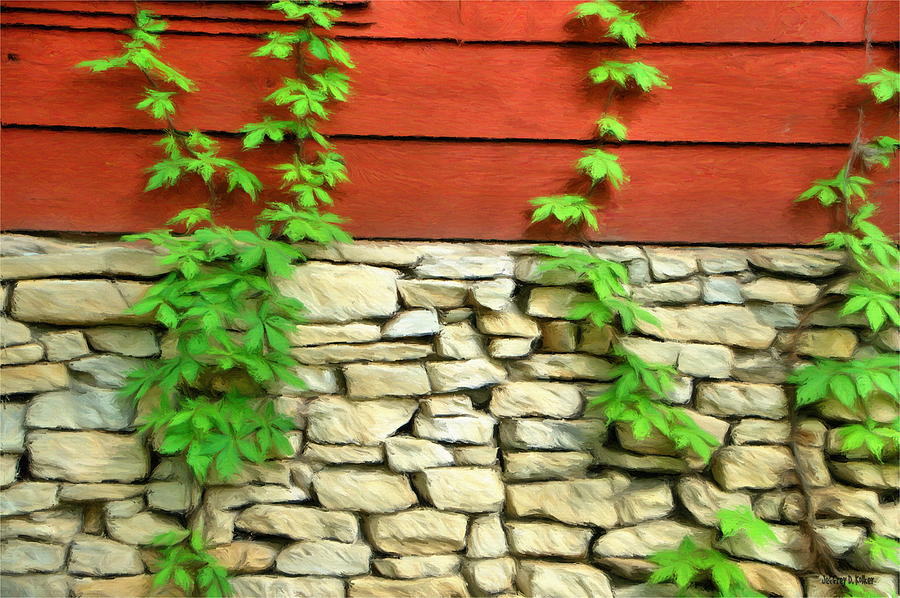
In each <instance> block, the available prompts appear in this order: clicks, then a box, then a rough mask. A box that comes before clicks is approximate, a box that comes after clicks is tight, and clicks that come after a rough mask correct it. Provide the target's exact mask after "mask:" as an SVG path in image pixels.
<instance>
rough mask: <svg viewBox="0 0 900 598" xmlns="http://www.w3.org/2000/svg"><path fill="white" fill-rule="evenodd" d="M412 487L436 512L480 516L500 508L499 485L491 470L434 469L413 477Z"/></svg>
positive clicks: (493, 471)
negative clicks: (458, 512)
mask: <svg viewBox="0 0 900 598" xmlns="http://www.w3.org/2000/svg"><path fill="white" fill-rule="evenodd" d="M414 480H415V483H416V487H417V488H418V489H419V491H420V492H421V493H422V494H423V495H424V496H425V498H426V499H427V500H428V501H429V502H430V503H431V504H433V505H434V506H435V507H437V508H438V509H441V510H444V511H463V512H466V513H483V512H486V511H498V510H500V507H501V506H502V505H503V500H504V494H503V482H502V481H501V480H500V475H499V473H498V472H497V471H496V470H495V469H491V468H486V467H437V468H433V469H426V470H425V471H423V472H421V473H417V474H415V476H414Z"/></svg>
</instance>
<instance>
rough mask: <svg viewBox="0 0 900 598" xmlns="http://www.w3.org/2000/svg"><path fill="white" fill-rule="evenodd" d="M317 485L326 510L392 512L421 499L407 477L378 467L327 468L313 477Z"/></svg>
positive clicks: (316, 487)
mask: <svg viewBox="0 0 900 598" xmlns="http://www.w3.org/2000/svg"><path fill="white" fill-rule="evenodd" d="M313 487H314V488H315V490H316V495H317V496H318V499H319V502H320V503H322V506H324V507H325V508H326V509H334V510H342V511H363V512H365V513H390V512H392V511H400V510H402V509H406V508H408V507H411V506H412V505H414V504H416V502H417V499H416V495H415V493H414V492H413V491H412V488H411V487H410V485H409V480H408V479H407V478H406V477H405V476H402V475H397V474H393V473H388V472H385V471H379V470H376V469H365V468H359V467H346V468H330V469H324V470H322V471H320V472H319V473H317V474H316V475H315V477H314V478H313Z"/></svg>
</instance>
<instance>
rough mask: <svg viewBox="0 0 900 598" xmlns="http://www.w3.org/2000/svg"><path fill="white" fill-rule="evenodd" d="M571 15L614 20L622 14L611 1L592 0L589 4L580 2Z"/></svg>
mask: <svg viewBox="0 0 900 598" xmlns="http://www.w3.org/2000/svg"><path fill="white" fill-rule="evenodd" d="M572 14H574V15H576V16H578V17H580V18H585V17H591V16H598V17H600V18H601V19H606V20H609V19H615V18H616V17H618V16H619V15H620V14H622V9H621V8H619V7H618V6H617V5H616V4H615V3H614V2H612V0H592V1H590V2H582V3H581V4H579V5H578V6H576V7H575V8H574V9H573V10H572Z"/></svg>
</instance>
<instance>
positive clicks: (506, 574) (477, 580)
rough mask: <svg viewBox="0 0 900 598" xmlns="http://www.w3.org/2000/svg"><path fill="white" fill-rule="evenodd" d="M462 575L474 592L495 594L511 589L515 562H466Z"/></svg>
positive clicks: (508, 559) (502, 560)
mask: <svg viewBox="0 0 900 598" xmlns="http://www.w3.org/2000/svg"><path fill="white" fill-rule="evenodd" d="M463 574H464V575H465V577H466V579H467V580H468V581H469V585H470V587H471V588H472V590H474V591H475V592H480V593H483V594H497V593H499V592H503V591H506V590H509V589H510V588H512V586H513V582H514V579H515V574H516V561H515V560H514V559H511V558H500V559H484V560H478V561H468V562H467V563H466V564H465V567H464V568H463Z"/></svg>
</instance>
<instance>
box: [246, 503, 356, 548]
mask: <svg viewBox="0 0 900 598" xmlns="http://www.w3.org/2000/svg"><path fill="white" fill-rule="evenodd" d="M234 524H235V526H236V527H237V528H238V529H243V530H247V531H249V532H255V533H258V534H267V535H273V536H285V537H288V538H292V539H294V540H338V541H340V542H354V541H355V540H356V539H357V537H358V536H359V525H358V523H357V521H356V518H355V517H354V516H353V515H351V514H350V513H340V512H331V511H326V510H323V509H316V508H313V507H302V506H295V505H290V506H288V505H253V506H252V507H250V508H248V509H246V510H244V511H243V512H242V513H241V514H240V515H239V516H238V518H237V519H236V520H235V522H234Z"/></svg>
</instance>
